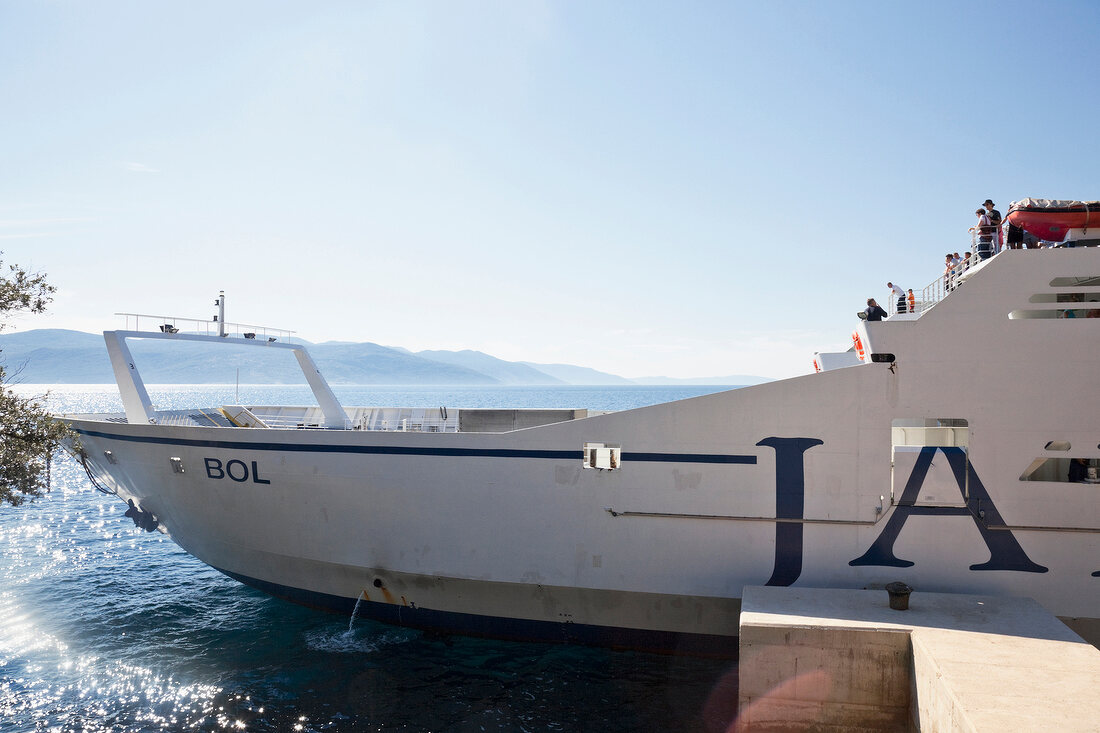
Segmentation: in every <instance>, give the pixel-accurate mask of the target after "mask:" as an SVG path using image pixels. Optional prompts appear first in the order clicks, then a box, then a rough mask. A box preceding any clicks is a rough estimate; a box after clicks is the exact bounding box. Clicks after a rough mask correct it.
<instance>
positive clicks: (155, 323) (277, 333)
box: [115, 313, 295, 342]
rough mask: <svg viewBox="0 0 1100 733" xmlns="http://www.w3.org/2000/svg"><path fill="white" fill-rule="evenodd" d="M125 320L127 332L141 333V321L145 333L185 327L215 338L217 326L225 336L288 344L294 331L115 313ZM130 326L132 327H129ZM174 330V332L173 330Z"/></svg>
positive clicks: (217, 332)
mask: <svg viewBox="0 0 1100 733" xmlns="http://www.w3.org/2000/svg"><path fill="white" fill-rule="evenodd" d="M115 315H116V316H123V317H124V318H125V319H126V329H125V330H127V331H141V330H142V321H144V322H145V325H146V328H145V330H146V331H152V332H155V333H156V332H160V333H176V331H178V330H180V327H181V325H185V326H187V328H188V329H190V330H191V331H192V332H194V333H200V334H204V335H206V336H217V335H218V334H219V332H220V331H219V328H218V327H219V326H222V327H223V328H224V329H225V335H226V336H227V337H228V336H230V335H232V336H234V337H238V338H248V339H258V340H261V341H268V340H276V339H282V340H283V341H286V342H289V341H290V339H291V338H293V335H294V333H295V332H294V331H291V330H289V329H285V328H272V327H270V326H258V325H255V324H251V323H230V322H229V321H225V322H220V321H207V320H203V319H199V318H181V317H179V316H159V315H154V314H149V313H115ZM131 326H132V327H131ZM173 329H174V330H173Z"/></svg>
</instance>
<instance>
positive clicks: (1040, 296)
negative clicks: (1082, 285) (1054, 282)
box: [1027, 291, 1100, 303]
mask: <svg viewBox="0 0 1100 733" xmlns="http://www.w3.org/2000/svg"><path fill="white" fill-rule="evenodd" d="M1094 300H1100V293H1097V292H1095V291H1090V292H1084V291H1081V292H1077V293H1066V292H1062V293H1035V294H1034V295H1032V296H1031V297H1030V298H1028V299H1027V302H1028V303H1070V302H1073V303H1088V302H1089V301H1094Z"/></svg>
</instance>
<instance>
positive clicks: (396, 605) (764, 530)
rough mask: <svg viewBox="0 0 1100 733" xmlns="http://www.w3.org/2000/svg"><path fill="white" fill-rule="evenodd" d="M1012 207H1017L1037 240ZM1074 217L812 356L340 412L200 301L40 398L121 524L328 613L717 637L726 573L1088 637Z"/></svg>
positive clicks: (1080, 312)
mask: <svg viewBox="0 0 1100 733" xmlns="http://www.w3.org/2000/svg"><path fill="white" fill-rule="evenodd" d="M1077 203H1080V202H1077ZM1089 207H1091V208H1092V209H1093V210H1094V211H1100V204H1097V203H1096V202H1090V204H1089ZM1039 208H1041V207H1035V210H1032V211H1029V212H1027V213H1028V216H1017V217H1016V221H1018V222H1019V223H1020V224H1021V225H1022V226H1024V227H1027V226H1029V225H1031V224H1032V223H1034V222H1039V224H1036V225H1035V226H1037V227H1038V226H1046V229H1045V230H1044V231H1045V232H1046V233H1047V234H1049V232H1050V231H1052V229H1051V228H1050V226H1049V221H1046V220H1044V219H1043V217H1042V216H1041V211H1039V210H1038V209H1039ZM1054 208H1059V207H1054ZM1060 208H1066V207H1060ZM1057 214H1058V212H1051V213H1050V215H1051V216H1054V215H1057ZM1044 221H1046V223H1045V224H1044ZM1073 223H1079V222H1076V221H1075V222H1073ZM1097 237H1100V232H1095V231H1089V230H1088V229H1086V228H1084V227H1080V228H1073V227H1071V228H1069V229H1068V231H1067V233H1066V234H1065V236H1064V239H1063V241H1062V242H1060V243H1059V244H1058V246H1055V247H1048V248H1043V249H1006V250H1004V251H1002V252H1000V253H998V254H996V255H995V256H993V257H991V258H989V259H987V260H984V261H979V259H978V258H977V257H974V258H972V261H974V262H975V264H974V265H973V266H971V267H969V268H968V269H966V270H965V271H964V272H957V273H951V276H950V277H943V278H941V277H937V278H936V280H935V281H933V283H932V284H930V285H929V286H928V287H927V288H925V289H924V291H923V292H922V293H921V295H920V298H919V300H915V307H914V308H913V311H914V312H902V313H896V312H893V313H891V315H890V317H889V318H887V319H886V320H883V321H878V322H868V321H858V322H857V327H856V331H855V334H854V335H855V343H856V345H857V346H858V349H856V348H853V351H852V352H849V353H847V354H840V355H820V354H819V355H818V356H819V358H818V360H817V364H818V367H819V369H821V371H818V372H816V373H811V374H807V375H805V376H800V377H795V378H792V379H785V380H781V381H776V382H771V383H766V384H761V385H757V386H750V387H743V388H740V389H734V390H730V391H725V392H720V393H717V394H710V395H706V396H702V397H695V398H692V399H685V400H679V401H675V402H669V403H666V404H659V405H654V406H650V407H642V408H637V409H631V410H623V411H618V412H602V413H601V412H595V411H590V410H585V409H582V408H578V409H558V410H547V409H514V410H512V409H447V408H440V409H420V408H400V407H348V406H344V405H341V404H340V402H339V401H338V399H337V398H336V396H335V395H334V394H333V392H332V390H331V389H330V388H329V386H328V384H327V383H326V381H325V379H324V377H323V376H322V375H321V373H320V371H319V370H318V369H317V367H316V365H315V364H314V362H313V361H312V359H311V358H310V356H309V353H308V352H307V351H306V349H305V348H304V347H303V346H300V345H296V344H293V343H286V339H285V338H284V337H283V336H284V334H281V333H275V332H272V331H270V330H265V329H262V328H259V327H249V326H240V325H237V324H230V323H226V321H225V319H224V303H225V300H224V296H221V297H219V299H218V302H219V304H220V305H221V306H222V312H221V313H220V314H219V315H220V318H216V319H215V320H214V321H213V322H202V323H199V324H195V325H196V326H198V327H202V328H206V329H207V330H208V332H207V333H194V332H192V331H190V330H188V331H187V332H183V331H182V330H181V328H180V326H181V325H185V324H183V323H182V321H183V319H166V318H163V317H142V316H137V315H132V319H131V317H128V321H129V322H132V323H133V327H132V328H127V329H126V330H120V331H108V332H106V333H105V334H104V337H105V340H106V343H107V347H108V353H109V356H110V359H111V363H112V366H113V369H114V373H115V376H116V379H117V382H118V386H119V390H120V393H121V396H122V402H123V406H124V409H125V413H124V414H119V415H66V416H64V417H65V419H66V420H67V421H68V422H69V423H70V424H71V425H72V427H73V428H74V430H75V431H76V432H77V434H78V435H79V438H80V447H79V458H80V460H81V461H82V462H83V463H84V466H85V468H86V469H87V471H88V473H89V476H90V477H91V479H92V481H93V482H94V483H95V484H96V485H98V486H99V487H101V488H102V489H104V490H106V491H109V492H111V493H113V494H117V496H118V497H119V498H120V499H121V500H123V501H125V502H127V504H128V509H127V512H126V513H127V515H128V516H130V517H132V518H133V519H134V521H135V522H136V523H137V524H138V525H139V526H142V527H144V528H146V529H149V530H156V531H161V532H164V533H166V534H167V535H168V536H170V537H171V538H172V539H173V540H174V541H175V542H177V543H178V544H179V545H180V546H181V547H182V548H184V549H185V550H186V551H187V552H189V553H190V554H192V555H194V556H195V557H196V558H198V559H200V560H201V561H203V562H204V563H207V564H208V565H210V566H212V567H214V568H216V569H218V570H220V571H221V572H223V573H225V574H226V575H228V576H230V577H232V578H235V579H237V580H239V581H241V582H243V583H247V584H248V585H250V586H254V587H256V588H259V589H261V590H263V591H266V592H268V593H270V594H272V595H275V596H278V597H280V598H284V599H287V600H290V601H294V602H297V603H302V604H306V605H309V606H315V607H319V608H324V609H328V610H331V611H336V612H341V613H350V612H351V611H352V609H353V608H355V607H356V606H357V605H358V614H359V615H360V616H361V617H370V618H374V619H377V620H381V621H384V622H388V623H392V624H399V625H404V626H409V627H416V628H421V629H430V630H434V631H438V632H442V633H461V634H471V635H479V636H487V637H498V638H510V639H524V640H548V641H558V642H561V641H565V642H576V643H585V644H599V645H607V646H613V647H629V648H639V649H647V650H659V651H672V652H687V653H712V652H713V653H718V652H720V651H721V650H732V649H734V648H735V646H736V639H735V638H734V637H735V636H736V634H737V628H738V613H739V608H740V600H739V599H740V596H741V590H742V588H743V587H744V586H746V585H779V586H790V585H800V586H808V587H832V588H880V587H883V586H884V585H885V584H887V583H890V582H893V581H902V582H905V583H907V584H909V585H910V586H912V587H914V588H916V589H918V590H925V591H938V592H965V593H974V594H986V595H998V594H1000V595H1012V596H1030V597H1032V598H1034V599H1036V600H1037V601H1039V602H1040V603H1041V604H1043V605H1044V606H1045V607H1046V608H1047V609H1048V610H1050V611H1051V612H1053V613H1054V614H1056V615H1058V616H1059V617H1061V618H1062V619H1063V620H1064V621H1065V622H1066V623H1067V624H1069V625H1070V626H1071V627H1072V628H1074V629H1075V630H1077V631H1078V632H1079V633H1081V634H1082V635H1083V636H1086V638H1089V639H1090V640H1091V641H1093V643H1096V640H1097V638H1098V637H1100V634H1098V629H1100V620H1098V617H1100V501H1098V498H1100V484H1098V482H1097V479H1096V467H1097V466H1098V465H1100V399H1098V398H1097V396H1096V388H1097V376H1096V375H1097V374H1100V318H1095V317H1094V316H1100V247H1098V246H1097V245H1098V244H1100V238H1097ZM890 306H891V308H890V310H891V311H894V310H895V309H896V304H893V303H891V304H890ZM906 311H908V308H906ZM142 324H145V326H146V327H144V328H143V326H142ZM273 334H274V335H273ZM134 339H159V340H165V341H191V342H194V341H199V342H216V343H233V344H237V345H247V346H251V347H255V348H266V349H271V350H288V351H290V352H292V353H293V354H294V356H295V357H296V358H297V360H298V363H299V364H300V366H301V367H302V370H303V373H304V375H305V378H306V380H307V381H308V383H309V385H310V387H311V388H312V391H313V394H314V395H315V397H316V401H317V405H315V406H310V407H301V406H273V405H218V406H212V407H202V408H197V409H194V410H182V411H180V410H161V409H157V408H156V406H155V405H153V403H152V402H151V400H150V398H149V395H148V393H147V392H146V390H145V387H144V384H143V381H142V379H141V376H140V374H139V369H138V367H137V365H136V364H135V362H134V359H133V358H132V356H131V353H130V350H129V347H128V342H129V341H131V340H134ZM166 592H169V591H167V590H166Z"/></svg>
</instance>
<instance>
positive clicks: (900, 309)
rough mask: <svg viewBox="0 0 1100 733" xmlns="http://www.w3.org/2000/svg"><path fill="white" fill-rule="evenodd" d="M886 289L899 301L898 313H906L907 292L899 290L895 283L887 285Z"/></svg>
mask: <svg viewBox="0 0 1100 733" xmlns="http://www.w3.org/2000/svg"><path fill="white" fill-rule="evenodd" d="M886 287H888V288H890V292H892V293H893V294H894V297H895V298H897V299H898V313H904V312H905V291H904V290H902V289H901V288H899V287H898V286H897V285H894V283H886Z"/></svg>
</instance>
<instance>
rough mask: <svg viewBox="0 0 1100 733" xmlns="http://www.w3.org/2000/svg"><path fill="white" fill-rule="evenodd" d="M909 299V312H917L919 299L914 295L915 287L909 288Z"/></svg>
mask: <svg viewBox="0 0 1100 733" xmlns="http://www.w3.org/2000/svg"><path fill="white" fill-rule="evenodd" d="M907 300H908V301H909V312H910V313H916V312H917V299H916V298H915V297H914V296H913V288H909V296H908V298H907Z"/></svg>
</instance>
